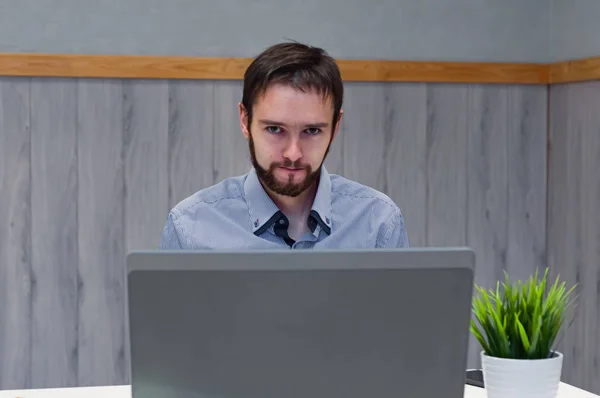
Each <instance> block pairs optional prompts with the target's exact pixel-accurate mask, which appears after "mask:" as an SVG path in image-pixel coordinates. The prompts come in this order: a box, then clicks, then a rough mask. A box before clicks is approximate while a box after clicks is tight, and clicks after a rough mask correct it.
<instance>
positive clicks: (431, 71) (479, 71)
mask: <svg viewBox="0 0 600 398" xmlns="http://www.w3.org/2000/svg"><path fill="white" fill-rule="evenodd" d="M251 61H252V59H251V58H200V57H171V56H132V55H78V54H26V53H4V54H0V76H1V75H4V76H39V77H90V78H140V79H214V80H223V79H225V80H238V79H242V78H243V75H244V71H245V70H246V68H247V67H248V65H249V64H250V62H251ZM338 64H339V66H340V70H341V72H342V77H343V78H344V80H345V81H370V82H373V81H377V82H443V83H520V84H547V83H548V66H547V65H544V64H519V63H485V62H484V63H476V62H428V61H386V60H338Z"/></svg>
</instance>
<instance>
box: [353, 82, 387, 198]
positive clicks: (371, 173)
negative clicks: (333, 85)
mask: <svg viewBox="0 0 600 398" xmlns="http://www.w3.org/2000/svg"><path fill="white" fill-rule="evenodd" d="M384 88H385V86H384V84H383V83H355V84H348V85H346V89H345V94H344V102H345V105H344V118H343V120H342V123H343V125H344V134H343V136H342V140H343V148H344V149H343V162H344V173H343V175H344V176H345V177H346V178H350V179H352V180H355V181H358V182H360V183H362V184H367V185H369V186H371V187H373V188H375V189H378V190H380V191H385V188H386V186H385V185H386V181H385V159H384V158H383V157H384V152H385V151H384V148H385V131H384V129H383V126H384V121H385V92H384ZM367 142H368V145H365V143H367Z"/></svg>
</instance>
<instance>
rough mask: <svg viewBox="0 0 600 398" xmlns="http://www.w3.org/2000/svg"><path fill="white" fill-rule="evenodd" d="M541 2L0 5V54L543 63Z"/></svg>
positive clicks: (25, 1)
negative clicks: (275, 52)
mask: <svg viewBox="0 0 600 398" xmlns="http://www.w3.org/2000/svg"><path fill="white" fill-rule="evenodd" d="M548 1H549V0H525V1H524V0H501V1H498V0H419V1H415V0H375V1H374V2H372V3H369V2H366V1H364V0H306V1H303V2H299V1H293V0H287V1H281V0H260V1H239V0H222V1H211V0H171V1H160V0H122V1H94V0H53V1H39V0H19V1H11V0H0V52H43V53H102V54H104V53H114V54H143V55H148V54H152V55H198V56H235V57H242V56H250V57H251V56H254V55H256V54H257V53H258V52H260V51H261V50H262V49H263V48H264V47H266V46H268V45H270V44H272V43H274V42H277V41H280V40H283V39H285V38H291V39H295V40H300V41H307V42H310V43H312V44H315V45H320V46H323V47H325V48H326V49H327V50H329V51H330V52H331V54H333V55H335V56H336V57H343V58H359V59H360V58H367V59H427V60H456V61H512V62H531V61H541V62H546V61H548V59H549V51H550V47H549V35H548V31H549V21H550V12H549V11H550V10H549V6H548Z"/></svg>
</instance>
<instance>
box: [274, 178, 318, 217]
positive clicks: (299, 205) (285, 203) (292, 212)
mask: <svg viewBox="0 0 600 398" xmlns="http://www.w3.org/2000/svg"><path fill="white" fill-rule="evenodd" d="M317 186H318V184H317V183H315V184H313V185H312V186H311V187H310V188H308V189H307V190H306V191H304V192H302V193H301V194H300V195H298V196H296V197H291V196H284V195H279V194H276V193H274V192H272V191H271V190H269V189H266V191H267V194H268V195H269V196H270V197H271V199H272V200H273V202H274V203H275V204H276V205H277V207H279V209H280V210H281V211H282V212H283V213H284V214H285V215H286V216H288V217H290V218H297V217H304V216H306V217H308V213H310V209H311V208H312V204H313V202H314V200H315V196H316V194H317Z"/></svg>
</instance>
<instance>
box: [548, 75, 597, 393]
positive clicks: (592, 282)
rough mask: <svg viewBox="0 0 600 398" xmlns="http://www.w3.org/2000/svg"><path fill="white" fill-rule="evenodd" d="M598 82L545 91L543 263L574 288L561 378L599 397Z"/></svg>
mask: <svg viewBox="0 0 600 398" xmlns="http://www.w3.org/2000/svg"><path fill="white" fill-rule="evenodd" d="M598 109H600V83H599V82H585V83H571V84H565V85H556V86H553V87H552V88H551V92H550V115H551V123H550V144H551V146H550V148H551V150H550V169H549V170H550V171H549V184H548V187H549V202H548V210H549V211H548V262H549V265H550V266H551V267H552V274H553V277H554V276H556V275H558V274H560V276H561V277H562V278H565V279H566V280H567V281H568V282H569V283H577V284H578V285H579V286H578V290H577V292H578V294H579V304H578V307H577V309H576V311H575V313H574V317H573V319H570V320H569V321H570V326H569V327H568V329H567V330H566V331H565V332H564V333H563V334H562V336H561V337H560V344H559V345H558V347H557V348H558V349H559V350H561V351H562V352H564V353H565V359H564V372H563V379H564V380H565V381H566V382H568V383H571V384H574V385H576V386H579V387H581V388H584V389H587V390H590V391H592V392H595V393H600V315H599V313H598V311H599V309H598V308H599V307H600V216H599V215H598V214H599V213H598V211H597V207H598V203H600V177H599V172H598V170H600V134H599V132H600V114H599V113H598Z"/></svg>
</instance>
